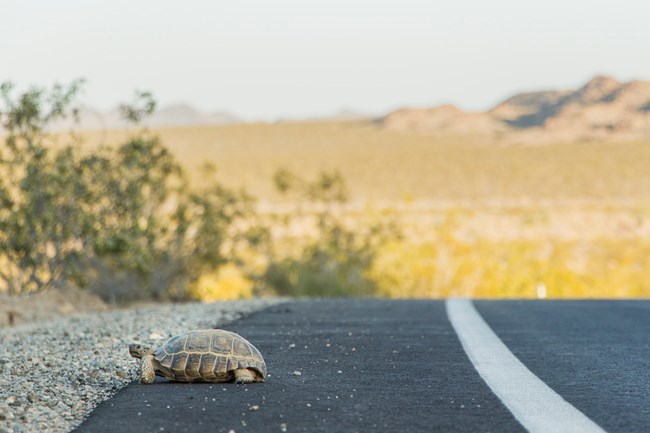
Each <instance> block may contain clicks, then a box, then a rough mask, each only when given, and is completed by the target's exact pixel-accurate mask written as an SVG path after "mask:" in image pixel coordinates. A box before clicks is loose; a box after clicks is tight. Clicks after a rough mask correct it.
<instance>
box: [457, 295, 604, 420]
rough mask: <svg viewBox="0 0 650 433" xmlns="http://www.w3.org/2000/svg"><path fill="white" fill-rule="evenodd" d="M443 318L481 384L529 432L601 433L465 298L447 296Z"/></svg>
mask: <svg viewBox="0 0 650 433" xmlns="http://www.w3.org/2000/svg"><path fill="white" fill-rule="evenodd" d="M446 309H447V317H448V318H449V321H450V322H451V324H452V326H453V327H454V330H455V331H456V334H457V335H458V338H459V339H460V342H461V344H462V345H463V348H464V349H465V353H467V356H468V357H469V359H470V361H472V364H474V367H475V368H476V370H477V371H478V373H479V374H480V375H481V377H482V378H483V380H484V381H485V383H487V384H488V386H489V387H490V388H491V389H492V392H494V394H496V396H497V397H499V399H501V401H502V402H503V404H505V405H506V407H507V408H508V409H509V410H510V412H512V414H513V415H514V416H515V418H516V419H517V421H519V422H520V423H521V425H523V426H524V428H525V429H526V430H528V431H529V432H531V433H548V432H554V433H561V432H572V433H603V432H604V430H603V429H602V428H600V427H599V426H598V425H597V424H596V423H594V422H593V421H592V420H590V419H589V418H587V417H586V416H585V414H583V413H582V412H580V411H579V410H578V409H576V408H575V407H573V406H572V405H570V404H569V403H568V402H567V401H566V400H564V399H563V398H562V397H561V396H560V395H558V394H557V393H556V392H555V391H553V390H552V389H551V388H549V387H548V385H546V384H545V383H544V382H542V381H541V380H540V379H539V378H538V377H537V376H535V375H534V374H533V373H531V372H530V370H528V368H526V366H525V365H524V364H522V363H521V361H519V359H517V357H516V356H515V355H513V354H512V353H511V352H510V350H508V348H507V347H506V345H505V344H503V342H502V341H501V340H500V339H499V337H497V335H496V334H495V333H494V332H493V331H492V329H490V327H489V326H488V324H487V323H485V321H484V320H483V318H482V317H481V315H480V314H479V313H478V311H476V308H474V305H473V304H472V302H471V301H470V300H467V299H449V300H447V302H446Z"/></svg>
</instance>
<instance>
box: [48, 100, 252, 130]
mask: <svg viewBox="0 0 650 433" xmlns="http://www.w3.org/2000/svg"><path fill="white" fill-rule="evenodd" d="M240 122H242V120H241V119H239V118H238V117H236V116H234V115H232V114H230V113H226V112H214V113H203V112H200V111H198V110H196V109H195V108H194V107H192V106H190V105H187V104H176V105H170V106H166V107H163V108H162V109H160V110H157V111H155V112H154V113H153V114H152V115H151V116H149V117H147V118H145V119H144V121H143V124H144V125H145V126H148V127H157V128H160V127H172V126H197V125H227V124H233V123H240ZM73 125H74V121H73V120H72V119H66V120H64V121H60V122H56V123H55V124H54V125H52V129H55V130H56V129H69V128H71V127H72V126H73ZM128 126H129V124H128V122H126V121H125V120H124V119H122V116H121V114H120V110H119V109H114V110H111V111H108V112H100V111H98V110H96V109H94V108H92V107H84V108H81V109H80V110H79V122H78V124H77V126H76V128H77V129H82V130H97V129H100V130H101V129H116V128H126V127H128Z"/></svg>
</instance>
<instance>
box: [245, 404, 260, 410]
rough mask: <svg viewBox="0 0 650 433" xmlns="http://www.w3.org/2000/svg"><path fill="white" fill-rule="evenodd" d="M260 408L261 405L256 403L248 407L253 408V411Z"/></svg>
mask: <svg viewBox="0 0 650 433" xmlns="http://www.w3.org/2000/svg"><path fill="white" fill-rule="evenodd" d="M259 409H260V407H259V406H258V405H256V404H254V405H252V406H251V407H249V408H248V410H251V411H256V410H259Z"/></svg>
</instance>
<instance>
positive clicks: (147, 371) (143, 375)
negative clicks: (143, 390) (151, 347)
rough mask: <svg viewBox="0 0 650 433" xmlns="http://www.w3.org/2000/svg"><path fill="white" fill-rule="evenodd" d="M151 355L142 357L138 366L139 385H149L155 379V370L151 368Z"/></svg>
mask: <svg viewBox="0 0 650 433" xmlns="http://www.w3.org/2000/svg"><path fill="white" fill-rule="evenodd" d="M152 361H153V355H145V356H143V357H142V364H141V365H140V383H144V384H149V383H152V382H153V379H154V378H155V377H156V370H154V368H153V363H152Z"/></svg>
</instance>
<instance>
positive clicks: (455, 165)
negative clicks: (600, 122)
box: [87, 121, 650, 297]
mask: <svg viewBox="0 0 650 433" xmlns="http://www.w3.org/2000/svg"><path fill="white" fill-rule="evenodd" d="M156 132H157V133H158V134H160V136H161V139H162V141H163V142H164V143H165V144H166V145H167V146H169V148H170V149H171V150H172V152H173V153H175V154H176V155H177V156H178V158H179V160H180V161H181V162H182V164H183V165H184V166H186V167H187V168H188V169H189V171H190V173H199V170H197V168H198V167H199V166H200V165H202V164H204V163H205V162H206V161H209V162H212V163H214V164H215V165H216V167H217V175H218V178H219V179H220V181H222V182H224V184H227V185H229V186H232V187H242V188H245V189H246V190H247V191H249V192H250V193H252V195H254V196H256V197H257V198H258V199H259V200H260V201H259V203H258V208H259V210H260V211H261V212H262V213H265V214H267V215H270V214H278V213H284V214H285V215H286V214H289V215H290V214H291V211H290V209H293V208H294V207H295V206H298V205H299V204H300V203H297V202H295V201H293V202H292V201H291V200H290V199H288V198H287V197H285V196H283V195H282V194H280V193H278V191H276V190H275V189H274V188H273V185H272V182H271V178H272V177H273V174H274V173H275V172H276V171H277V170H278V169H280V168H286V169H288V170H290V171H291V172H294V173H296V174H297V175H299V176H303V177H305V178H310V177H314V176H315V175H316V173H319V172H321V171H324V170H337V171H338V172H340V173H341V174H342V176H343V178H344V179H345V180H346V181H347V185H348V189H349V195H350V197H349V198H350V201H349V202H348V203H347V204H346V206H345V208H344V214H345V218H346V219H348V220H351V221H353V223H352V224H353V225H354V224H358V225H359V226H364V225H365V224H367V222H368V221H370V220H371V219H373V218H376V215H377V212H378V211H379V212H381V211H382V210H383V211H386V212H390V213H391V215H394V216H396V219H397V221H398V222H399V224H400V226H401V227H402V229H403V231H404V236H403V237H402V238H401V239H400V240H393V241H391V242H387V243H385V244H383V245H382V246H381V247H380V248H379V250H378V254H377V257H376V259H375V261H374V264H373V266H372V268H371V269H368V270H367V272H366V277H367V279H369V280H370V281H372V282H373V283H374V284H375V289H374V290H375V293H376V294H378V295H382V296H391V297H443V296H450V295H451V296H479V297H493V296H508V297H638V296H648V295H650V288H648V285H647V281H650V279H649V278H648V277H650V263H648V259H647V257H650V256H649V255H648V252H649V250H650V211H649V210H650V171H649V170H648V169H647V168H648V167H650V142H648V141H643V140H636V141H620V142H616V141H587V142H560V143H547V144H544V145H535V146H529V145H525V144H516V143H512V142H508V143H500V142H499V140H498V138H496V139H495V138H494V137H492V138H485V137H482V136H478V135H471V134H457V135H423V134H417V133H413V132H394V131H388V130H384V129H382V128H379V127H378V126H377V125H376V124H374V123H372V122H362V121H355V122H295V123H277V124H265V123H259V124H241V125H229V126H201V127H187V128H163V129H159V130H156ZM124 134H125V132H123V131H122V132H120V131H110V132H104V133H88V134H87V138H89V141H90V142H92V143H100V142H101V143H104V144H110V143H111V142H116V141H119V140H121V139H123V135H124ZM192 182H194V183H200V182H201V178H200V176H198V175H195V176H194V177H193V179H192ZM287 209H289V211H287ZM293 224H294V225H297V228H296V227H294V230H293V232H291V233H294V234H295V233H296V232H298V233H305V236H307V235H306V233H309V232H310V231H309V229H308V228H306V227H304V226H305V222H304V218H303V220H302V222H297V221H295V222H294V223H293ZM307 225H308V224H307ZM276 242H277V243H278V244H282V243H283V242H284V243H285V245H286V239H285V240H284V241H282V240H281V239H276ZM292 242H298V240H297V239H296V237H295V236H294V237H293V238H292ZM290 249H291V248H289V247H287V254H289V252H288V251H289V250H290ZM294 251H295V248H294ZM229 278H230V277H229ZM232 281H234V280H233V279H232V278H231V282H232ZM212 285H213V287H215V289H213V290H212V291H211V293H216V292H219V290H220V289H218V288H219V287H225V286H223V284H222V283H219V282H216V280H215V281H214V282H213V283H212ZM240 286H241V288H239V289H236V288H232V286H228V287H231V289H229V290H234V291H235V292H237V290H239V291H238V292H237V293H240V294H241V296H248V295H249V294H250V293H251V292H250V285H249V282H248V281H244V280H241V284H240ZM302 294H309V293H302ZM209 296H210V297H211V296H212V295H209Z"/></svg>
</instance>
